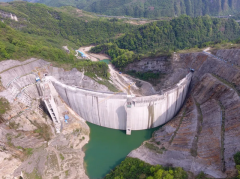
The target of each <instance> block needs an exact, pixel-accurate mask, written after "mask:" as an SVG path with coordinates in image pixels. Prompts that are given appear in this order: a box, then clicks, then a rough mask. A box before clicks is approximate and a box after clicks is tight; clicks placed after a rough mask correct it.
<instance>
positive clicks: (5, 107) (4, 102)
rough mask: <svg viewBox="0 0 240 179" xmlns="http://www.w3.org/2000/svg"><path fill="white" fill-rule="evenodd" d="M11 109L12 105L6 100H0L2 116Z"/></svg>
mask: <svg viewBox="0 0 240 179" xmlns="http://www.w3.org/2000/svg"><path fill="white" fill-rule="evenodd" d="M9 109H10V104H9V102H8V101H7V100H6V99H5V98H0V115H3V114H4V113H6V112H7V111H8V110H9Z"/></svg>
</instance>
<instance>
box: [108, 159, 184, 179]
mask: <svg viewBox="0 0 240 179" xmlns="http://www.w3.org/2000/svg"><path fill="white" fill-rule="evenodd" d="M113 178H114V179H125V178H131V179H140V178H142V179H143V178H146V179H155V178H156V179H158V178H166V179H167V178H169V179H170V178H179V179H187V173H186V172H185V171H184V170H183V169H182V168H180V167H179V168H172V167H162V166H161V165H156V166H153V165H150V164H148V163H145V162H143V161H141V160H139V159H136V158H129V157H127V158H126V159H125V160H124V161H122V162H121V164H120V165H118V166H117V167H116V168H115V169H114V170H113V171H111V172H110V173H109V174H107V175H106V177H105V179H113Z"/></svg>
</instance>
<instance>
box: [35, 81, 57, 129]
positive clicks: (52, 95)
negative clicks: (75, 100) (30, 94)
mask: <svg viewBox="0 0 240 179" xmlns="http://www.w3.org/2000/svg"><path fill="white" fill-rule="evenodd" d="M37 87H38V88H39V89H38V90H39V91H40V95H42V96H41V98H42V100H43V102H44V103H45V106H46V108H47V110H48V112H49V114H50V116H51V118H52V120H53V123H54V126H55V129H56V133H60V131H61V121H60V115H59V111H58V104H57V99H56V97H57V96H58V95H57V94H56V92H55V91H54V87H53V85H52V83H51V81H46V80H44V79H43V80H42V81H41V82H38V85H37Z"/></svg>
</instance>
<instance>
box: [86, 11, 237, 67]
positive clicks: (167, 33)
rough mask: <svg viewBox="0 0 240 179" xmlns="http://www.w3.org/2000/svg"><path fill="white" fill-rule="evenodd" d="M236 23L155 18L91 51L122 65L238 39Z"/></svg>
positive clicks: (116, 64) (221, 20)
mask: <svg viewBox="0 0 240 179" xmlns="http://www.w3.org/2000/svg"><path fill="white" fill-rule="evenodd" d="M239 36H240V31H239V25H238V24H237V23H236V22H235V21H234V20H233V19H219V18H210V17H209V16H204V17H195V18H193V17H189V16H186V15H182V16H180V17H179V18H174V19H172V20H171V21H156V22H153V23H150V24H147V25H144V26H140V27H139V28H138V29H137V30H134V31H132V32H128V33H126V34H125V35H122V36H121V37H119V38H118V39H116V40H115V41H114V42H112V43H105V44H100V45H98V46H96V47H95V48H93V49H92V50H91V51H92V52H94V53H106V54H107V55H109V56H111V58H112V63H113V64H114V65H115V66H117V67H119V68H121V67H125V66H126V65H127V64H128V63H131V62H133V60H135V59H141V58H142V57H144V56H153V57H154V56H157V55H158V54H166V55H169V54H171V53H173V52H174V51H177V50H180V49H189V48H193V47H200V48H201V47H204V46H208V45H210V44H216V43H221V42H223V41H230V40H234V39H237V38H239Z"/></svg>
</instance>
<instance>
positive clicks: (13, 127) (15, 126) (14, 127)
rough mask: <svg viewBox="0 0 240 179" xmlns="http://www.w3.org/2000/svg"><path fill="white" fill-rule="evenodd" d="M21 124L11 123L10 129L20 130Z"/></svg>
mask: <svg viewBox="0 0 240 179" xmlns="http://www.w3.org/2000/svg"><path fill="white" fill-rule="evenodd" d="M19 125H20V124H19V123H16V122H15V121H12V122H9V127H10V129H18V127H19Z"/></svg>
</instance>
